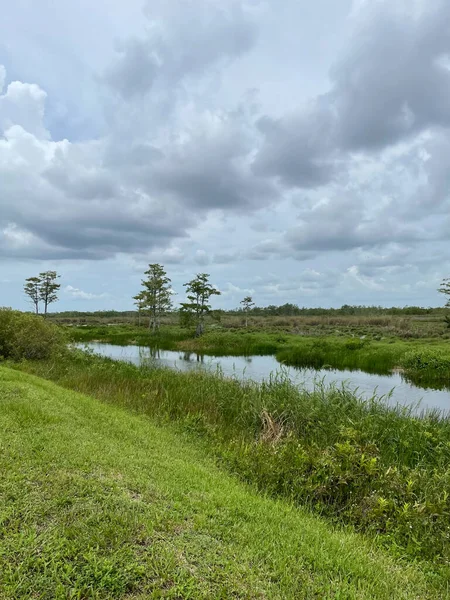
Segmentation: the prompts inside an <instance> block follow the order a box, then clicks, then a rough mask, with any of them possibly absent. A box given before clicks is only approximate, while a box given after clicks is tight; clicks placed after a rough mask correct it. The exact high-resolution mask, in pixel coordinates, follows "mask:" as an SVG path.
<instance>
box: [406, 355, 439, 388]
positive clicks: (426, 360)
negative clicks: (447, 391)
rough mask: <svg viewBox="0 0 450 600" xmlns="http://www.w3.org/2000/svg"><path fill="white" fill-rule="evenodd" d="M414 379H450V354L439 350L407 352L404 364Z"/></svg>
mask: <svg viewBox="0 0 450 600" xmlns="http://www.w3.org/2000/svg"><path fill="white" fill-rule="evenodd" d="M401 366H402V367H403V369H404V372H405V375H406V376H407V377H408V378H410V379H412V380H413V381H430V382H432V381H435V380H438V381H443V380H450V356H449V355H446V354H443V353H442V352H441V351H439V350H413V351H411V352H408V353H407V354H405V356H404V358H403V361H402V365H401Z"/></svg>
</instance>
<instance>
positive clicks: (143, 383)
mask: <svg viewBox="0 0 450 600" xmlns="http://www.w3.org/2000/svg"><path fill="white" fill-rule="evenodd" d="M18 368H21V369H24V370H27V371H29V372H33V373H35V374H38V375H40V376H43V377H47V378H50V379H52V380H54V381H56V382H58V383H59V384H61V385H63V386H65V387H68V388H71V389H74V390H77V391H81V392H84V393H89V394H92V395H94V396H95V397H97V398H99V399H101V400H103V401H105V402H108V403H112V404H116V405H119V406H122V407H124V408H127V409H131V410H132V411H136V412H138V413H144V414H147V415H149V416H151V417H153V418H156V419H158V420H160V421H175V422H177V423H178V424H179V426H180V427H182V428H183V430H185V431H187V432H189V434H191V435H194V436H196V437H200V438H201V439H203V441H204V443H205V445H206V447H207V449H208V450H209V451H211V452H213V453H214V454H215V456H216V457H217V458H218V459H219V461H220V462H221V463H222V464H223V465H224V466H226V467H227V468H228V469H230V470H231V471H232V472H233V473H236V474H238V475H239V476H240V477H242V478H243V479H244V480H246V481H248V482H251V483H252V484H256V485H257V486H258V487H259V488H260V489H261V490H262V491H264V492H266V493H269V494H271V495H274V496H283V497H286V498H288V499H289V500H290V501H293V502H294V503H296V504H298V505H306V506H308V507H310V508H311V509H312V510H314V511H316V512H319V513H320V514H322V515H326V516H327V517H329V518H331V519H333V520H335V521H337V522H340V523H344V524H349V525H352V526H353V527H355V528H356V529H357V530H361V531H365V532H369V533H371V534H373V535H375V536H377V537H379V538H380V539H382V540H383V541H384V543H386V544H388V545H390V547H391V548H400V549H402V552H407V553H408V555H410V556H412V557H420V558H425V559H429V560H435V561H436V563H440V564H441V565H442V566H445V565H447V564H448V561H449V559H450V500H449V495H448V492H447V490H448V489H449V488H450V468H449V465H450V420H449V419H448V418H446V417H444V416H443V415H441V414H439V413H438V412H436V411H434V412H433V411H432V412H426V413H424V414H423V415H422V416H421V417H417V416H415V415H414V414H413V412H412V409H408V408H405V407H404V406H397V407H396V408H392V407H389V406H388V405H387V402H386V401H383V399H379V398H376V397H373V398H371V399H369V400H365V401H364V400H362V399H361V398H358V396H357V395H355V393H353V392H351V391H349V390H348V389H347V388H346V387H342V386H331V387H324V386H323V385H318V386H317V387H316V389H315V390H314V391H313V392H308V391H306V390H302V389H300V388H298V387H295V386H294V385H293V384H292V383H291V382H290V381H289V380H288V378H287V377H286V376H284V374H283V373H282V372H281V373H279V374H277V375H274V376H273V377H271V378H270V379H269V380H268V381H266V382H263V383H261V384H256V383H253V382H251V381H245V382H240V381H237V380H233V379H227V378H225V377H223V376H222V375H221V374H220V372H218V373H216V374H210V373H206V372H203V371H200V370H199V371H192V372H189V373H178V372H174V371H172V370H166V369H158V368H149V367H141V368H139V367H135V366H133V365H130V364H126V363H120V362H114V361H112V360H109V359H101V358H98V357H95V356H90V355H86V354H84V353H83V352H80V351H78V352H75V353H73V354H72V355H71V357H70V358H68V359H66V360H62V361H56V362H55V361H53V362H52V361H47V362H41V363H24V364H22V365H19V366H18Z"/></svg>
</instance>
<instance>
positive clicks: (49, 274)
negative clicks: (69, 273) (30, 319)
mask: <svg viewBox="0 0 450 600" xmlns="http://www.w3.org/2000/svg"><path fill="white" fill-rule="evenodd" d="M59 277H60V276H59V275H58V274H57V272H56V271H45V272H44V273H39V299H40V300H42V302H43V303H44V315H45V316H47V309H48V306H49V304H53V302H56V301H57V300H58V291H59V288H60V287H61V284H59V283H56V280H57V279H58V278H59Z"/></svg>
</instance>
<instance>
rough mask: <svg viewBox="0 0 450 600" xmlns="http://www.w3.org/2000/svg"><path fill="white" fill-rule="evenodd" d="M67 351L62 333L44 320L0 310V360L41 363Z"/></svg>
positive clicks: (4, 309)
mask: <svg viewBox="0 0 450 600" xmlns="http://www.w3.org/2000/svg"><path fill="white" fill-rule="evenodd" d="M65 348H66V339H65V336H64V334H63V332H62V331H61V330H60V329H59V327H57V326H56V325H53V324H52V323H49V322H48V321H45V319H43V318H42V317H39V316H37V315H31V314H27V313H22V312H19V311H15V310H11V309H9V308H0V359H12V360H22V359H30V360H42V359H46V358H50V357H51V356H54V355H55V354H57V353H61V352H63V351H64V350H65Z"/></svg>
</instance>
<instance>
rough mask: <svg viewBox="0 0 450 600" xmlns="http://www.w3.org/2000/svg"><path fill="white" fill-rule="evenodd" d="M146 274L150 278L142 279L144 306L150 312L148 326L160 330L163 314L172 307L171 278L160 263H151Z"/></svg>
mask: <svg viewBox="0 0 450 600" xmlns="http://www.w3.org/2000/svg"><path fill="white" fill-rule="evenodd" d="M145 274H146V275H148V278H147V279H145V280H143V281H142V285H143V286H144V290H143V292H142V294H143V295H144V304H143V307H144V308H146V309H147V310H148V311H149V313H150V320H149V324H148V326H149V328H151V329H152V330H153V332H155V331H158V330H159V327H160V325H161V317H162V315H163V314H164V313H166V312H167V311H169V310H170V309H171V308H172V288H171V286H170V281H171V280H170V278H169V277H167V273H166V271H165V270H164V267H163V266H162V265H159V264H152V265H149V266H148V271H145Z"/></svg>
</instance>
